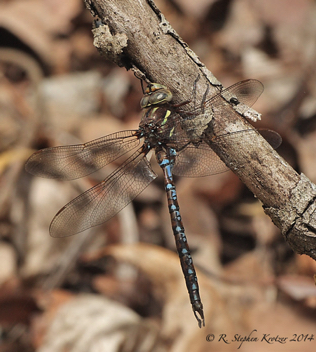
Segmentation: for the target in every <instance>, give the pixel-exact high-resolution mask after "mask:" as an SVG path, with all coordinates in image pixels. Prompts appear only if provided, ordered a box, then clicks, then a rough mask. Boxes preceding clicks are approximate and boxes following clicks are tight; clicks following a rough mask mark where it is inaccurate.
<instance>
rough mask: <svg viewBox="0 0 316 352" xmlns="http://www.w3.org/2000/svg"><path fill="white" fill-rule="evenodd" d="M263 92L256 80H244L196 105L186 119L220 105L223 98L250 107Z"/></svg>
mask: <svg viewBox="0 0 316 352" xmlns="http://www.w3.org/2000/svg"><path fill="white" fill-rule="evenodd" d="M263 90H264V87H263V84H262V83H261V82H260V81H258V80H256V79H246V80H244V81H240V82H237V83H235V84H233V85H232V86H230V87H228V88H226V89H223V90H222V91H221V92H220V93H218V94H215V95H213V96H212V97H210V98H206V100H205V101H204V102H202V104H197V105H196V107H195V108H194V109H192V110H190V111H189V112H188V117H189V116H190V115H191V118H192V117H193V118H194V115H198V114H199V113H204V112H205V111H207V109H208V108H211V107H213V106H217V105H221V104H222V103H223V96H225V97H227V98H231V97H235V98H237V100H238V101H239V102H240V103H242V104H245V105H248V106H249V107H251V106H252V105H253V104H254V103H255V102H256V101H257V100H258V98H259V97H260V95H261V94H262V92H263Z"/></svg>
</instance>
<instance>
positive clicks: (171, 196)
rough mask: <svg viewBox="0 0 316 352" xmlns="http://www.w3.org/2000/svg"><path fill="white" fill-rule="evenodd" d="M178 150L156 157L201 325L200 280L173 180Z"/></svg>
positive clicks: (190, 292) (173, 229) (177, 242)
mask: <svg viewBox="0 0 316 352" xmlns="http://www.w3.org/2000/svg"><path fill="white" fill-rule="evenodd" d="M175 156H176V152H175V150H174V149H173V148H168V149H167V152H165V151H158V152H156V157H157V160H158V163H159V165H160V167H161V168H162V170H163V173H164V186H165V191H166V193H167V199H168V208H169V213H170V217H171V224H172V231H173V235H174V237H175V241H176V247H177V252H178V255H179V258H180V263H181V267H182V272H183V275H184V278H185V282H186V286H187V289H188V293H189V296H190V301H191V305H192V309H193V312H194V315H195V317H196V319H197V320H198V323H199V326H200V327H201V324H202V323H203V325H204V313H203V305H202V302H201V298H200V293H199V285H198V280H197V276H196V272H195V268H194V264H193V260H192V257H191V253H190V248H189V245H188V241H187V238H186V235H185V232H184V226H183V223H182V219H181V215H180V208H179V203H178V198H177V191H176V187H175V184H174V181H173V176H172V168H173V165H174V163H175Z"/></svg>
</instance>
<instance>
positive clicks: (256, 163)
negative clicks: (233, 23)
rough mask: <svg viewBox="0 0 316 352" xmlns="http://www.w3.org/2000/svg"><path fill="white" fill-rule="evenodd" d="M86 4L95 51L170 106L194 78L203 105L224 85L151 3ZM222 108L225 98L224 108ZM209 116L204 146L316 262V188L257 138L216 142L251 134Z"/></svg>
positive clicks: (235, 119)
mask: <svg viewBox="0 0 316 352" xmlns="http://www.w3.org/2000/svg"><path fill="white" fill-rule="evenodd" d="M85 3H86V6H87V7H88V9H90V11H91V13H92V15H93V16H97V17H98V18H99V20H100V21H99V23H98V26H97V28H95V29H94V34H95V45H96V46H97V47H98V48H99V50H100V52H101V53H102V54H103V55H105V56H106V57H107V58H109V59H110V60H112V61H114V62H116V63H117V64H118V65H120V66H125V67H126V69H133V70H134V72H136V73H137V74H138V76H140V77H141V76H143V77H146V78H147V79H148V80H150V81H152V82H159V83H161V84H164V85H166V86H168V87H169V88H170V90H171V91H172V93H173V94H174V102H175V103H179V102H181V101H184V100H187V99H188V97H190V96H191V95H192V87H193V84H194V81H195V80H196V78H197V76H198V75H200V76H201V84H199V85H198V87H197V99H198V100H197V101H202V97H203V94H204V92H205V87H206V85H207V84H209V85H210V87H211V88H210V90H211V92H212V93H214V94H215V93H218V91H219V89H221V88H222V86H221V84H220V82H219V81H218V80H217V79H216V78H215V77H214V76H213V75H212V73H211V72H210V71H208V70H207V69H206V68H205V66H204V65H203V64H202V63H201V62H200V60H199V59H198V58H197V56H196V55H195V54H194V53H193V52H192V51H191V50H190V49H189V48H188V46H187V45H186V44H185V43H184V42H183V41H182V40H181V38H180V37H179V36H178V35H177V34H176V33H175V31H174V30H173V29H172V27H171V26H170V24H169V23H168V22H167V21H166V19H165V18H164V16H163V15H162V14H161V13H160V12H159V10H158V9H157V8H156V7H155V5H154V4H153V2H152V0H147V1H146V0H137V1H136V0H124V1H122V0H85ZM199 99H200V100H199ZM227 104H229V103H228V102H225V100H224V99H223V106H224V105H227ZM231 109H232V108H231ZM223 110H225V109H223ZM215 116H216V117H215V118H214V119H213V120H212V121H211V123H210V124H209V128H208V130H207V131H206V133H207V135H208V140H209V144H210V146H211V147H212V148H213V149H214V150H215V151H216V153H217V154H218V155H219V156H220V158H221V159H222V160H223V161H224V162H225V163H226V165H227V166H228V167H230V168H231V169H232V170H233V171H234V172H235V173H236V174H237V175H238V176H239V178H240V179H241V180H242V181H243V182H244V183H245V184H246V185H247V187H248V188H249V189H250V190H251V191H252V192H253V193H254V195H255V196H256V197H257V198H258V199H259V200H260V201H261V202H262V204H263V208H264V211H265V212H266V214H268V215H269V216H270V217H271V219H272V221H273V222H274V224H275V225H276V226H278V227H279V228H280V229H281V231H282V234H283V236H284V238H285V240H286V241H287V242H288V244H289V245H290V246H291V248H292V249H293V250H294V251H296V252H297V253H300V254H303V253H304V254H307V255H309V256H311V257H312V258H314V259H316V238H315V234H316V216H315V209H316V202H315V198H316V186H315V185H314V184H313V183H312V182H311V181H310V180H308V179H307V177H306V176H305V175H303V174H301V175H299V174H297V173H296V172H295V170H293V169H292V168H291V166H290V165H289V164H288V163H287V162H286V161H284V160H283V159H282V158H281V157H280V156H279V155H278V153H276V152H275V151H274V150H273V149H272V148H271V146H270V145H269V144H268V143H267V142H266V141H265V140H264V139H263V138H262V137H261V136H260V135H259V134H258V133H245V134H244V137H243V139H242V140H240V139H238V140H237V138H236V139H231V138H227V139H223V140H222V139H221V141H220V142H217V141H216V138H215V137H216V135H222V134H223V133H225V132H228V131H237V130H243V129H247V128H248V129H249V124H248V122H247V121H246V119H245V118H243V117H241V116H240V115H239V114H238V113H234V112H233V111H232V112H231V113H230V114H225V113H223V112H222V111H221V109H220V108H218V111H216V115H215ZM215 141H216V143H215Z"/></svg>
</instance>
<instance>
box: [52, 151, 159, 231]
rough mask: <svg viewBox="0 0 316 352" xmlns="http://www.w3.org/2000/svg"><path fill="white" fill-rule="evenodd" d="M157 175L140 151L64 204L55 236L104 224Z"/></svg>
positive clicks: (53, 228) (53, 223) (55, 224)
mask: <svg viewBox="0 0 316 352" xmlns="http://www.w3.org/2000/svg"><path fill="white" fill-rule="evenodd" d="M156 177H157V175H156V174H155V173H154V172H153V170H152V169H151V167H150V165H149V162H148V161H147V159H146V158H144V154H143V153H141V152H140V151H137V152H135V153H134V154H133V155H131V156H130V157H129V158H128V159H127V160H126V161H125V163H124V164H122V166H121V167H119V168H118V169H117V170H115V171H114V172H113V173H112V174H111V175H109V176H108V177H107V178H106V179H105V180H104V181H102V182H100V183H99V184H97V185H96V186H94V187H93V188H90V189H89V190H88V191H86V192H84V193H82V194H81V195H79V196H78V197H77V198H75V199H74V200H72V201H71V202H69V203H68V204H67V205H65V206H64V207H63V208H62V209H61V210H60V211H59V212H58V213H57V214H56V215H55V217H54V219H53V220H52V222H51V225H50V229H49V230H50V234H51V236H52V237H66V236H71V235H74V234H76V233H79V232H82V231H84V230H86V229H89V228H90V227H93V226H96V225H99V224H102V223H103V222H105V221H107V220H109V219H110V218H111V217H113V216H114V215H115V214H117V213H118V212H119V211H120V210H122V209H123V208H124V207H126V205H127V204H129V203H130V202H131V201H132V200H133V199H134V198H135V197H136V196H137V195H138V194H139V193H141V192H142V191H143V190H144V189H145V188H146V187H147V186H148V185H149V183H150V182H152V181H153V180H154V179H155V178H156Z"/></svg>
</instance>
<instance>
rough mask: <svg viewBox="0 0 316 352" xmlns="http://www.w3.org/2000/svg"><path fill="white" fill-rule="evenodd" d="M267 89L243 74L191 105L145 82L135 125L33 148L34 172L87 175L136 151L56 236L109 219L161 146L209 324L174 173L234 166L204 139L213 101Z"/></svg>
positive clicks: (71, 206) (60, 221)
mask: <svg viewBox="0 0 316 352" xmlns="http://www.w3.org/2000/svg"><path fill="white" fill-rule="evenodd" d="M262 90H263V86H262V84H261V83H260V82H259V81H256V80H246V81H241V82H238V83H236V84H234V85H233V86H231V87H229V88H227V89H225V90H223V91H222V92H221V93H219V94H217V95H215V96H213V97H211V98H207V93H208V90H207V91H206V93H205V95H204V98H203V101H202V102H201V103H200V104H196V102H194V107H193V108H191V109H186V111H185V110H184V109H183V106H188V104H190V103H192V102H189V101H188V102H184V103H182V104H178V105H175V104H172V103H171V101H172V98H173V95H172V93H171V91H170V90H169V89H168V88H167V87H165V86H163V85H160V84H157V83H152V84H149V85H148V86H147V88H146V90H145V92H144V96H143V98H142V100H141V108H142V109H143V110H144V113H143V116H142V120H141V122H140V125H139V128H138V129H137V130H128V131H121V132H117V133H113V134H110V135H107V136H105V137H101V138H98V139H96V140H93V141H91V142H88V143H84V144H77V145H70V146H60V147H53V148H46V149H42V150H39V151H37V152H36V153H34V154H33V155H32V156H31V157H30V158H29V160H28V161H27V163H26V170H27V171H28V172H30V173H31V174H33V175H36V176H41V177H48V178H55V179H59V180H73V179H77V178H80V177H83V176H87V175H89V174H91V173H93V172H95V171H97V170H99V169H100V168H102V167H103V166H105V165H107V164H109V163H111V162H113V161H114V160H116V159H118V158H119V157H121V156H123V155H125V154H127V153H129V154H130V155H129V156H128V157H127V159H126V160H125V162H124V163H123V164H122V165H121V166H120V167H119V168H117V169H116V170H115V171H113V172H112V173H111V174H110V175H109V176H108V177H107V178H105V179H104V180H103V181H102V182H100V183H99V184H97V185H96V186H94V187H92V188H91V189H89V190H87V191H86V192H84V193H83V194H81V195H79V196H78V197H77V198H75V199H74V200H72V201H71V202H69V203H68V204H67V205H65V206H64V207H63V208H62V209H61V210H60V211H59V212H58V213H57V214H56V215H55V217H54V218H53V220H52V222H51V225H50V234H51V236H52V237H65V236H70V235H74V234H76V233H79V232H82V231H84V230H86V229H88V228H90V227H93V226H96V225H99V224H101V223H103V222H105V221H107V220H109V219H110V218H111V217H113V216H114V215H115V214H117V213H118V212H119V211H120V210H122V209H123V208H124V207H125V206H126V205H127V204H129V203H130V202H131V201H132V200H133V199H134V198H135V197H136V196H137V195H138V194H139V193H141V192H142V191H143V190H144V189H145V188H146V187H147V186H148V185H149V184H150V183H151V182H152V181H153V180H154V179H155V178H156V177H157V175H156V174H155V173H154V171H153V170H152V168H151V166H150V163H149V159H150V157H151V154H152V153H153V152H155V155H156V158H157V161H158V163H159V165H160V167H161V168H162V171H163V174H164V185H165V191H166V193H167V197H168V207H169V212H170V216H171V222H172V229H173V233H174V236H175V241H176V246H177V251H178V254H179V257H180V262H181V267H182V271H183V274H184V277H185V281H186V285H187V289H188V293H189V296H190V301H191V305H192V308H193V312H194V315H195V317H196V319H197V321H198V324H199V326H200V327H201V324H202V323H203V325H204V313H203V305H202V302H201V298H200V294H199V286H198V281H197V276H196V272H195V268H194V265H193V261H192V257H191V254H190V250H189V246H188V243H187V239H186V236H185V233H184V227H183V224H182V220H181V215H180V210H179V204H178V201H177V193H176V188H175V184H174V180H173V175H180V176H188V177H198V176H206V175H212V174H216V173H220V172H224V171H226V170H228V168H227V167H226V165H225V164H224V163H223V162H222V161H221V160H220V159H219V157H218V156H217V155H216V154H215V153H214V152H213V150H212V149H211V148H210V146H209V145H208V144H207V143H206V142H205V140H204V139H203V138H206V137H204V135H203V131H204V129H205V128H206V127H207V124H208V123H209V122H210V121H211V119H212V118H213V114H214V110H213V108H214V107H218V108H220V104H222V100H223V94H224V95H225V94H226V95H228V96H233V98H231V99H230V103H231V105H237V104H247V105H248V106H251V105H252V104H253V103H254V102H255V101H256V100H257V98H258V97H259V96H260V94H261V93H262ZM223 109H225V111H224V113H232V111H233V107H232V106H230V105H229V104H223ZM251 132H254V130H253V129H249V130H244V131H239V132H235V133H231V136H230V137H229V138H241V137H242V134H243V133H251ZM269 133H270V136H272V138H270V139H271V140H274V142H273V143H274V146H275V147H276V146H277V145H276V144H278V143H279V141H280V138H281V137H279V135H278V134H277V133H275V132H273V131H270V132H269ZM217 138H218V139H220V138H221V136H218V137H217ZM226 138H227V134H226ZM267 139H269V138H267Z"/></svg>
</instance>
